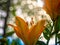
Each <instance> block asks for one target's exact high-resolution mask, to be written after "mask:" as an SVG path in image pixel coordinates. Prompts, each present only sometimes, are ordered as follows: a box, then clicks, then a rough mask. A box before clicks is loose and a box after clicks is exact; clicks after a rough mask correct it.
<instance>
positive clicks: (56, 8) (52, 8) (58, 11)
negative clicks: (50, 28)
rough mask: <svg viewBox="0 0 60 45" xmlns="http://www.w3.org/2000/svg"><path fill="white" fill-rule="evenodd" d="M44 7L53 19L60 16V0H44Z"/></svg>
mask: <svg viewBox="0 0 60 45" xmlns="http://www.w3.org/2000/svg"><path fill="white" fill-rule="evenodd" d="M43 1H44V6H43V9H44V10H45V11H46V12H47V13H48V14H49V15H50V17H51V18H52V19H56V18H57V17H58V16H60V0H43Z"/></svg>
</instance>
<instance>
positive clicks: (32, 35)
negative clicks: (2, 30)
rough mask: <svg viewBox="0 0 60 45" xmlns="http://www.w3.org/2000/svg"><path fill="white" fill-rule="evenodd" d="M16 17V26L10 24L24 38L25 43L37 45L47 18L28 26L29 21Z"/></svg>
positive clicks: (26, 44)
mask: <svg viewBox="0 0 60 45" xmlns="http://www.w3.org/2000/svg"><path fill="white" fill-rule="evenodd" d="M15 19H16V21H15V23H16V26H14V25H12V24H9V25H10V26H12V27H13V28H14V30H15V32H16V34H17V36H18V37H19V38H21V39H22V40H23V42H24V43H25V45H36V42H37V40H38V38H39V36H40V35H41V33H42V32H43V31H44V28H45V26H44V24H45V20H44V19H42V20H40V21H39V22H37V24H36V25H33V26H32V27H31V28H28V25H27V23H26V22H25V21H24V20H23V19H22V18H20V17H18V16H16V17H15Z"/></svg>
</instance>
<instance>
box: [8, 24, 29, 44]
mask: <svg viewBox="0 0 60 45" xmlns="http://www.w3.org/2000/svg"><path fill="white" fill-rule="evenodd" d="M8 25H9V26H12V27H13V28H14V30H15V33H16V34H17V36H18V37H19V38H21V39H22V40H23V42H24V43H25V44H29V41H28V39H26V38H25V37H24V35H23V34H22V32H21V30H20V28H19V27H17V26H14V25H11V24H8Z"/></svg>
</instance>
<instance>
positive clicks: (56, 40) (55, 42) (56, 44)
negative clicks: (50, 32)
mask: <svg viewBox="0 0 60 45" xmlns="http://www.w3.org/2000/svg"><path fill="white" fill-rule="evenodd" d="M55 45H57V34H56V35H55Z"/></svg>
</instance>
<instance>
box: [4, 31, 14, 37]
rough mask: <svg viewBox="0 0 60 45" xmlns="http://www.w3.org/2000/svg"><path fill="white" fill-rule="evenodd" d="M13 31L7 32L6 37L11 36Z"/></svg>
mask: <svg viewBox="0 0 60 45" xmlns="http://www.w3.org/2000/svg"><path fill="white" fill-rule="evenodd" d="M13 33H14V31H11V32H8V33H6V35H5V36H6V37H8V36H11V35H12V34H13Z"/></svg>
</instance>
